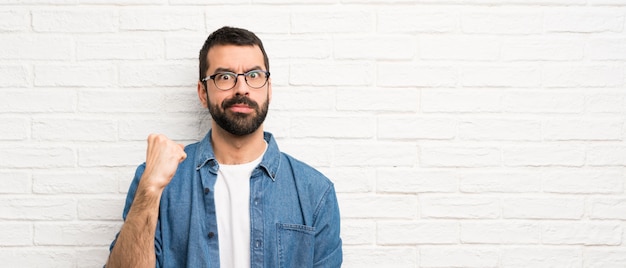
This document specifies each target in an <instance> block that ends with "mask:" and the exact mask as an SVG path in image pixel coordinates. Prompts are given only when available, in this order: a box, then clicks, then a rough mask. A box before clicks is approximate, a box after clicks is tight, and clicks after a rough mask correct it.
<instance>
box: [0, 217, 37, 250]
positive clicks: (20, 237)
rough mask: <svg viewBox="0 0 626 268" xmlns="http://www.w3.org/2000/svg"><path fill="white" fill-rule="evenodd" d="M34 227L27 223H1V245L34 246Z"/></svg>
mask: <svg viewBox="0 0 626 268" xmlns="http://www.w3.org/2000/svg"><path fill="white" fill-rule="evenodd" d="M32 244H33V225H32V224H30V223H25V222H0V245H2V246H3V247H5V246H32Z"/></svg>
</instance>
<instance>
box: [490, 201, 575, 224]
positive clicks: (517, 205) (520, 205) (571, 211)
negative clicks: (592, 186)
mask: <svg viewBox="0 0 626 268" xmlns="http://www.w3.org/2000/svg"><path fill="white" fill-rule="evenodd" d="M584 211H585V202H584V198H569V197H555V196H544V197H507V198H504V199H502V217H503V218H505V219H560V220H578V219H580V218H581V217H582V216H583V213H584Z"/></svg>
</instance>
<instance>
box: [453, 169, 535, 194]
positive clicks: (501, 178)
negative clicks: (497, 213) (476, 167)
mask: <svg viewBox="0 0 626 268" xmlns="http://www.w3.org/2000/svg"><path fill="white" fill-rule="evenodd" d="M459 177H460V180H459V190H460V191H461V192H463V193H537V192H540V191H541V190H542V177H541V174H540V173H537V172H527V171H516V170H507V169H496V170H484V169H483V170H480V171H467V172H462V173H461V174H460V175H459Z"/></svg>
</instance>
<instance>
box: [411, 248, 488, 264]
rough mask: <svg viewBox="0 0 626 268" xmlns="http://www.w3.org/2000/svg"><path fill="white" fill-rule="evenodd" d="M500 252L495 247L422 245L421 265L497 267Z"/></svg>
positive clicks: (420, 252) (420, 250) (420, 249)
mask: <svg viewBox="0 0 626 268" xmlns="http://www.w3.org/2000/svg"><path fill="white" fill-rule="evenodd" d="M499 255H500V252H499V250H497V249H496V248H489V247H476V246H422V247H420V248H419V256H420V266H423V267H442V268H443V267H468V268H469V267H497V266H498V262H499Z"/></svg>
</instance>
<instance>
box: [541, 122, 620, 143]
mask: <svg viewBox="0 0 626 268" xmlns="http://www.w3.org/2000/svg"><path fill="white" fill-rule="evenodd" d="M623 125H624V121H623V119H621V118H615V119H613V118H606V119H605V118H594V119H571V120H570V119H563V118H561V119H558V120H556V119H555V120H546V121H544V127H543V129H544V139H545V140H551V141H568V140H583V141H584V140H592V141H594V140H597V141H606V140H614V141H617V140H621V139H622V128H623Z"/></svg>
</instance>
